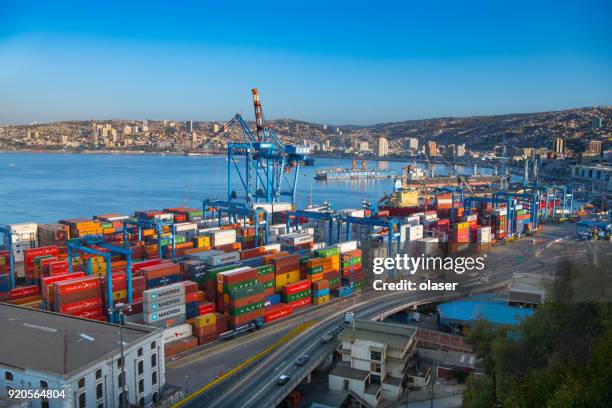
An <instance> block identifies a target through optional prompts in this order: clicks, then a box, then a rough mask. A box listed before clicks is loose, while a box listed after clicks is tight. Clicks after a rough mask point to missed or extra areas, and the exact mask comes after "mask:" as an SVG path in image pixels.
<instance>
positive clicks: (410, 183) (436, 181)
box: [398, 165, 501, 190]
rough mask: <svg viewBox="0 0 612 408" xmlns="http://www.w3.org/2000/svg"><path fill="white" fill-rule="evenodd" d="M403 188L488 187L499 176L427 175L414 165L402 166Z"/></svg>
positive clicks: (498, 179)
mask: <svg viewBox="0 0 612 408" xmlns="http://www.w3.org/2000/svg"><path fill="white" fill-rule="evenodd" d="M398 180H400V182H401V188H403V189H412V188H416V189H421V190H422V189H430V188H436V187H460V186H465V185H469V186H470V187H490V186H492V185H494V184H499V183H500V182H501V176H485V175H478V174H473V175H457V176H435V177H428V176H427V174H426V173H425V172H424V171H423V170H421V169H419V168H417V167H416V166H415V165H409V166H406V167H404V168H403V174H402V177H401V179H398Z"/></svg>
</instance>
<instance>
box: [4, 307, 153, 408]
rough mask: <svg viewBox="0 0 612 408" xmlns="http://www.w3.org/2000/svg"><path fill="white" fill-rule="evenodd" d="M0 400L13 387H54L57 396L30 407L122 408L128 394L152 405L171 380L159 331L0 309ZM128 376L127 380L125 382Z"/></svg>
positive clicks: (135, 401) (137, 402)
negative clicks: (167, 375) (168, 380)
mask: <svg viewBox="0 0 612 408" xmlns="http://www.w3.org/2000/svg"><path fill="white" fill-rule="evenodd" d="M0 326H1V327H2V330H1V331H0V350H2V353H0V397H5V398H6V397H7V396H8V394H9V392H10V390H33V391H36V390H39V391H41V390H52V391H56V395H57V394H61V395H60V397H59V398H51V399H33V400H31V402H30V406H31V407H41V408H56V407H70V408H83V407H88V408H89V407H94V408H106V407H108V408H112V407H118V406H119V401H120V400H121V398H122V392H123V391H124V390H125V393H126V395H127V400H128V401H129V403H130V404H131V405H133V406H142V407H145V406H150V405H152V404H153V403H154V402H155V401H157V400H158V399H159V398H160V396H161V395H162V388H163V386H164V383H165V373H164V345H163V340H162V332H161V330H159V329H156V328H152V327H146V326H141V325H134V324H127V325H125V326H124V327H123V343H124V350H123V355H124V362H125V367H124V368H122V365H123V364H122V360H121V347H120V344H121V343H120V330H119V328H120V326H119V325H116V324H110V323H105V322H100V321H95V320H88V319H81V318H77V317H72V316H66V315H61V314H58V313H52V312H45V311H41V310H36V309H29V308H24V307H20V306H15V305H8V304H0ZM124 373H125V378H124Z"/></svg>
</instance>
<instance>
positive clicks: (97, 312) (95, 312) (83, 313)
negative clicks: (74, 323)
mask: <svg viewBox="0 0 612 408" xmlns="http://www.w3.org/2000/svg"><path fill="white" fill-rule="evenodd" d="M71 316H76V317H82V318H85V319H96V320H97V319H98V318H99V317H101V316H104V313H103V312H102V307H92V308H90V309H85V310H80V311H77V312H75V313H72V314H71Z"/></svg>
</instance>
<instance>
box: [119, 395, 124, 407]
mask: <svg viewBox="0 0 612 408" xmlns="http://www.w3.org/2000/svg"><path fill="white" fill-rule="evenodd" d="M122 402H123V393H122V392H120V393H119V406H122V404H121V403H122Z"/></svg>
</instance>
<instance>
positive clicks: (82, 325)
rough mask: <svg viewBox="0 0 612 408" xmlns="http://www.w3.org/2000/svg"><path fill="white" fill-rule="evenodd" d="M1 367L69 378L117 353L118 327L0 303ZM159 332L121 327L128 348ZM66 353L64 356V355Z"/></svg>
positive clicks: (128, 326)
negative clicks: (0, 328) (42, 372)
mask: <svg viewBox="0 0 612 408" xmlns="http://www.w3.org/2000/svg"><path fill="white" fill-rule="evenodd" d="M0 327H2V330H0V350H2V353H0V364H2V365H5V366H11V367H15V368H19V369H30V370H36V371H45V372H48V373H53V374H56V375H70V374H71V373H73V372H76V371H79V370H81V369H83V368H85V367H86V366H88V365H90V364H92V363H94V362H96V361H97V360H100V359H103V358H104V357H105V356H106V355H107V354H114V353H118V352H119V348H120V342H119V325H116V324H111V323H105V322H100V321H97V320H88V319H82V318H78V317H73V316H67V315H62V314H59V313H53V312H46V311H42V310H37V309H30V308H25V307H21V306H15V305H9V304H5V303H0ZM156 331H158V329H156V328H152V327H146V326H140V325H131V324H128V325H126V326H124V329H123V340H124V344H126V346H130V345H131V344H133V343H136V342H138V341H140V340H142V339H143V338H145V337H147V336H149V335H151V333H154V332H156ZM64 350H66V355H64Z"/></svg>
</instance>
